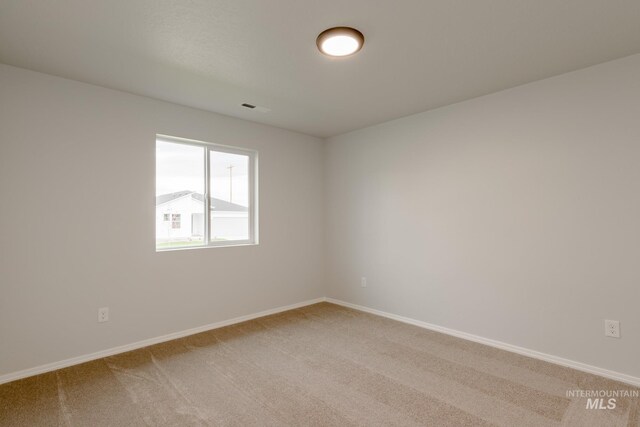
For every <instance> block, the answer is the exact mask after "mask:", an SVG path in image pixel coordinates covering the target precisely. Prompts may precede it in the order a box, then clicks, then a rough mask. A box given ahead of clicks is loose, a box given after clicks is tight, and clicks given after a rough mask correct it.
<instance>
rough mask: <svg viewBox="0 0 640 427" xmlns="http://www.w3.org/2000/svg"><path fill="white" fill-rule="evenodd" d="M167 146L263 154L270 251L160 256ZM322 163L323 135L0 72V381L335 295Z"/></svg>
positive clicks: (265, 235) (265, 236)
mask: <svg viewBox="0 0 640 427" xmlns="http://www.w3.org/2000/svg"><path fill="white" fill-rule="evenodd" d="M156 133H162V134H167V135H175V136H181V137H185V138H192V139H198V140H203V141H211V142H219V143H223V144H229V145H237V146H241V147H247V148H252V149H256V150H259V152H260V245H258V246H245V247H228V248H215V249H199V250H185V251H178V252H162V253H156V252H155V234H154V233H155V224H154V215H155V208H154V203H155V202H154V200H155V183H154V180H155V177H154V173H155V172H154V168H155V135H156ZM322 160H323V148H322V141H321V140H320V139H317V138H312V137H308V136H304V135H300V134H296V133H293V132H289V131H285V130H281V129H276V128H273V127H268V126H264V125H259V124H255V123H250V122H246V121H242V120H237V119H232V118H229V117H224V116H220V115H217V114H212V113H208V112H204V111H199V110H195V109H189V108H184V107H180V106H177V105H173V104H169V103H165V102H161V101H156V100H152V99H148V98H144V97H138V96H133V95H129V94H126V93H123V92H117V91H113V90H108V89H104V88H100V87H96V86H90V85H86V84H82V83H77V82H73V81H70V80H64V79H60V78H56V77H52V76H47V75H44V74H38V73H33V72H29V71H25V70H21V69H18V68H13V67H9V66H5V65H0V205H1V211H2V221H0V375H2V374H6V373H10V372H15V371H18V370H21V369H24V368H31V367H34V366H37V365H41V364H44V363H48V362H56V361H59V360H62V359H66V358H70V357H74V356H81V355H84V354H87V353H91V352H95V351H99V350H104V349H109V348H112V347H115V346H118V345H124V344H129V343H133V342H136V341H139V340H142V339H146V338H154V337H157V336H160V335H164V334H167V333H170V332H174V331H181V330H185V329H189V328H193V327H197V326H201V325H205V324H208V323H212V322H216V321H221V320H226V319H230V318H233V317H236V316H240V315H245V314H252V313H256V312H259V311H261V310H265V309H271V308H275V307H279V306H283V305H287V304H292V303H297V302H301V301H304V300H308V299H312V298H317V297H321V296H324V293H325V291H324V285H323V251H322V248H323V244H322V239H323V230H322V228H323V227H322V225H323V220H322V200H321V198H320V197H319V196H320V195H321V194H322V185H323V184H322V181H323V178H322V173H323V171H322ZM102 306H109V307H110V309H111V321H110V322H108V323H103V324H98V323H97V322H96V316H97V309H98V307H102Z"/></svg>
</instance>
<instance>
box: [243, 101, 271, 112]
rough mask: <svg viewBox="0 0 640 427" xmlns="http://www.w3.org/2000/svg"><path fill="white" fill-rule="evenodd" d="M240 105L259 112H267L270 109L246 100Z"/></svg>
mask: <svg viewBox="0 0 640 427" xmlns="http://www.w3.org/2000/svg"><path fill="white" fill-rule="evenodd" d="M242 106H243V107H244V108H248V109H250V110H255V111H259V112H261V113H268V112H269V111H271V109H269V108H267V107H261V106H259V105H253V104H247V103H246V102H245V103H244V104H242Z"/></svg>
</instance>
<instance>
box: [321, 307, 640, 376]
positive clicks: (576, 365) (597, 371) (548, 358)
mask: <svg viewBox="0 0 640 427" xmlns="http://www.w3.org/2000/svg"><path fill="white" fill-rule="evenodd" d="M325 300H326V301H327V302H330V303H333V304H337V305H341V306H344V307H349V308H353V309H354V310H359V311H364V312H366V313H371V314H376V315H378V316H382V317H386V318H389V319H393V320H397V321H399V322H403V323H408V324H410V325H414V326H418V327H421V328H425V329H429V330H432V331H436V332H441V333H443V334H447V335H452V336H454V337H458V338H462V339H465V340H469V341H473V342H477V343H480V344H485V345H488V346H491V347H495V348H499V349H501V350H506V351H510V352H512V353H517V354H521V355H523V356H528V357H532V358H534V359H539V360H544V361H545V362H550V363H555V364H556V365H561V366H565V367H568V368H573V369H577V370H578V371H583V372H587V373H589V374H593V375H599V376H601V377H605V378H609V379H612V380H616V381H620V382H623V383H626V384H630V385H633V386H636V387H640V378H638V377H633V376H631V375H627V374H623V373H620V372H615V371H610V370H608V369H603V368H598V367H596V366H591V365H587V364H585V363H581V362H576V361H574V360H569V359H565V358H562V357H558V356H552V355H550V354H546V353H541V352H539V351H535V350H530V349H528V348H524V347H519V346H517V345H512V344H507V343H504V342H502V341H496V340H492V339H489V338H484V337H481V336H478V335H473V334H469V333H467V332H461V331H457V330H455V329H449V328H445V327H443V326H438V325H433V324H431V323H427V322H423V321H421V320H415V319H411V318H408V317H404V316H399V315H397V314H392V313H387V312H385V311H381V310H376V309H373V308H369V307H364V306H362V305H357V304H352V303H350V302H345V301H341V300H337V299H334V298H325Z"/></svg>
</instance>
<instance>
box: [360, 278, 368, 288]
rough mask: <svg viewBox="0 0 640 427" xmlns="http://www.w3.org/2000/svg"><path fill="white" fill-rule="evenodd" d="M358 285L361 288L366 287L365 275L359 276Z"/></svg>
mask: <svg viewBox="0 0 640 427" xmlns="http://www.w3.org/2000/svg"><path fill="white" fill-rule="evenodd" d="M360 286H362V287H363V288H366V287H367V278H366V277H361V278H360Z"/></svg>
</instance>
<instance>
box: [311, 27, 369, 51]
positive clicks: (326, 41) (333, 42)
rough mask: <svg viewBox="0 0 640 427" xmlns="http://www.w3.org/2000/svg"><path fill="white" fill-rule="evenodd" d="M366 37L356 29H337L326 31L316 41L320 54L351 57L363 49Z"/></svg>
mask: <svg viewBox="0 0 640 427" xmlns="http://www.w3.org/2000/svg"><path fill="white" fill-rule="evenodd" d="M363 44H364V36H363V35H362V33H361V32H360V31H358V30H356V29H355V28H350V27H335V28H329V29H328V30H324V31H323V32H321V33H320V35H319V36H318V38H317V39H316V45H317V46H318V49H320V52H322V53H324V54H325V55H329V56H349V55H353V54H354V53H356V52H358V51H359V50H360V49H362V45H363Z"/></svg>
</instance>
